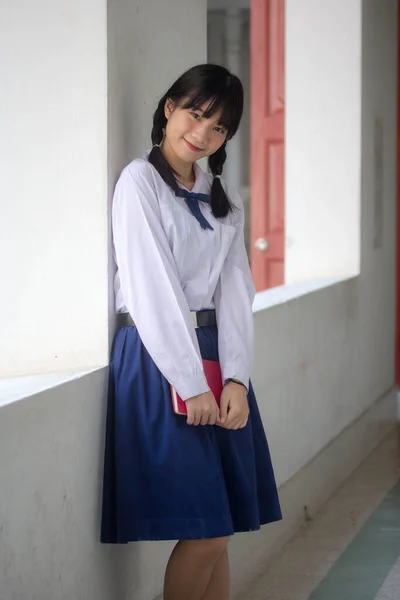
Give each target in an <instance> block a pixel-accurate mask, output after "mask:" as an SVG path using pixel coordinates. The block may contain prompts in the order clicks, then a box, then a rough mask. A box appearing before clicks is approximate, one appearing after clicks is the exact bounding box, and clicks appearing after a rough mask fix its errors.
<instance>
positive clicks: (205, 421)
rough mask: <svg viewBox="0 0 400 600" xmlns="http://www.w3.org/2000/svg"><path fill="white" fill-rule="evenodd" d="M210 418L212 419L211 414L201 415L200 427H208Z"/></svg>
mask: <svg viewBox="0 0 400 600" xmlns="http://www.w3.org/2000/svg"><path fill="white" fill-rule="evenodd" d="M209 418H210V413H204V414H203V415H201V419H200V425H207V424H208V420H209Z"/></svg>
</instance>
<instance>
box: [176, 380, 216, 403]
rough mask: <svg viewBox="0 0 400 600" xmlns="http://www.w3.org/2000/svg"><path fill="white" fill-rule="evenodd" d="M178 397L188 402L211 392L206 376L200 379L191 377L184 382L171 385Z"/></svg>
mask: <svg viewBox="0 0 400 600" xmlns="http://www.w3.org/2000/svg"><path fill="white" fill-rule="evenodd" d="M171 385H172V386H173V387H174V388H175V390H176V393H177V394H178V396H180V397H181V398H182V400H188V399H189V398H192V397H193V396H198V395H199V394H204V393H205V392H209V391H210V387H209V385H208V383H207V379H206V378H205V376H204V375H200V376H199V377H191V378H190V379H184V380H183V381H179V382H178V383H176V384H174V383H173V384H171Z"/></svg>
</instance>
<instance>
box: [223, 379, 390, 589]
mask: <svg viewBox="0 0 400 600" xmlns="http://www.w3.org/2000/svg"><path fill="white" fill-rule="evenodd" d="M399 414H400V396H399V394H398V390H397V389H395V388H393V389H392V390H390V391H389V392H388V393H387V394H385V395H384V396H383V397H382V398H380V399H379V400H378V401H377V402H376V403H375V404H374V405H373V406H372V407H371V408H370V409H369V410H368V411H366V412H365V413H364V414H363V415H362V416H361V417H360V418H359V419H358V420H357V421H356V422H354V423H352V424H351V425H350V426H349V427H347V428H346V429H345V430H344V431H343V432H342V433H341V434H340V435H339V436H338V437H337V438H336V439H335V440H333V441H332V442H331V443H330V444H329V445H328V446H326V447H325V448H324V449H323V450H322V451H321V452H320V453H319V454H318V455H317V456H316V457H315V458H314V459H313V460H312V461H311V462H310V463H309V464H308V465H306V466H305V467H303V468H302V469H301V470H300V471H299V472H298V473H296V474H295V475H294V476H293V477H292V478H291V479H290V480H289V481H287V482H286V483H284V484H283V485H282V486H281V487H280V490H279V496H280V500H281V505H282V511H283V515H284V518H283V521H281V522H280V523H274V524H272V525H267V526H265V527H263V528H262V530H261V532H259V533H252V534H239V535H236V536H234V538H233V539H232V541H231V543H230V557H231V570H232V594H233V595H232V597H233V598H235V599H237V600H238V598H239V597H240V596H241V595H242V594H243V592H245V591H246V590H247V589H248V588H249V586H250V584H251V583H252V582H253V581H254V580H255V579H256V578H257V577H259V576H260V575H261V574H262V573H263V572H264V570H265V566H266V564H267V563H268V560H269V559H270V558H271V557H272V556H273V555H274V554H276V553H277V552H278V551H279V550H280V549H281V548H282V546H283V545H284V544H286V543H287V542H288V540H289V539H290V538H291V537H292V536H293V535H294V534H295V533H296V531H298V529H299V528H300V527H301V525H302V524H303V523H304V521H305V520H307V518H311V517H312V516H313V515H315V513H316V512H317V511H318V510H319V509H320V508H321V506H322V505H323V504H324V503H325V502H326V501H327V500H328V499H329V498H330V497H331V496H332V495H333V493H334V492H335V491H336V490H337V488H338V487H339V486H340V485H341V484H342V483H343V482H344V481H345V480H346V479H347V478H348V477H349V476H350V475H351V474H352V473H353V471H355V469H356V468H357V467H358V466H359V465H360V464H361V463H362V462H363V461H364V460H365V459H366V458H367V457H368V456H369V455H370V454H371V452H373V450H374V449H375V448H376V447H377V446H378V445H379V444H380V442H381V441H382V440H383V439H384V438H385V437H386V436H387V435H388V434H389V433H390V432H391V431H393V430H394V428H395V427H396V425H397V422H398V420H399ZM294 451H295V449H294Z"/></svg>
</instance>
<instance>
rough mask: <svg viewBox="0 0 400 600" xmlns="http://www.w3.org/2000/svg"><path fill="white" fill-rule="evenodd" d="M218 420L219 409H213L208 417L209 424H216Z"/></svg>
mask: <svg viewBox="0 0 400 600" xmlns="http://www.w3.org/2000/svg"><path fill="white" fill-rule="evenodd" d="M217 421H218V411H217V410H213V411H211V413H210V416H209V417H208V425H215V423H217Z"/></svg>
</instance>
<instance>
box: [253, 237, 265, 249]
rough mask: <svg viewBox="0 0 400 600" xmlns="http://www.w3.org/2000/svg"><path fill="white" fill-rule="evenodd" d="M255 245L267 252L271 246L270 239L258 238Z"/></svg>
mask: <svg viewBox="0 0 400 600" xmlns="http://www.w3.org/2000/svg"><path fill="white" fill-rule="evenodd" d="M254 246H255V247H256V249H257V250H260V251H261V252H265V251H266V250H268V248H269V244H268V240H266V239H265V238H258V240H256V242H255V244H254Z"/></svg>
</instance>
